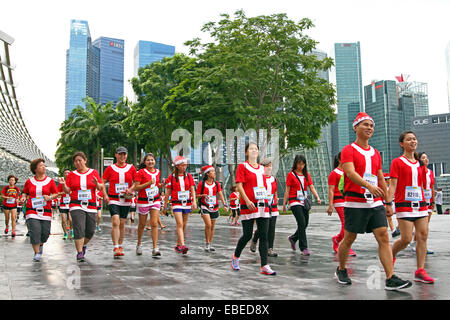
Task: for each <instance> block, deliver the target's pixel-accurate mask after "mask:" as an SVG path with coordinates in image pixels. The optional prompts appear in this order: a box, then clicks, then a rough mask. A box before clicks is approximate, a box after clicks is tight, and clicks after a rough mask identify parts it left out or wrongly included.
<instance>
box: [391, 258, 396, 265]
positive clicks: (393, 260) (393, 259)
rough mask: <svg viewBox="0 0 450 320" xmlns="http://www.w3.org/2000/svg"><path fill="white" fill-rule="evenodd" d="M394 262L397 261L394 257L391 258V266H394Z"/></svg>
mask: <svg viewBox="0 0 450 320" xmlns="http://www.w3.org/2000/svg"><path fill="white" fill-rule="evenodd" d="M395 261H397V258H396V257H392V265H395Z"/></svg>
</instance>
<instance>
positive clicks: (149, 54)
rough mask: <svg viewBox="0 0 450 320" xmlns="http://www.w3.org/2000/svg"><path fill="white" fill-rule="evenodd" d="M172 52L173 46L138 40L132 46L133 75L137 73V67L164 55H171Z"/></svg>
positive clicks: (173, 50)
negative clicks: (134, 45) (133, 46)
mask: <svg viewBox="0 0 450 320" xmlns="http://www.w3.org/2000/svg"><path fill="white" fill-rule="evenodd" d="M174 54H175V47H174V46H171V45H167V44H162V43H157V42H152V41H143V40H139V41H138V43H137V44H136V47H135V48H134V75H135V76H137V75H138V70H139V68H143V67H145V66H146V65H149V64H152V63H153V62H155V61H161V60H162V59H163V58H165V57H172V56H173V55H174Z"/></svg>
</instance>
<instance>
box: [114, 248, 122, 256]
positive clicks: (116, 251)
mask: <svg viewBox="0 0 450 320" xmlns="http://www.w3.org/2000/svg"><path fill="white" fill-rule="evenodd" d="M113 252H114V259H118V258H120V256H121V255H120V250H119V248H114V250H113Z"/></svg>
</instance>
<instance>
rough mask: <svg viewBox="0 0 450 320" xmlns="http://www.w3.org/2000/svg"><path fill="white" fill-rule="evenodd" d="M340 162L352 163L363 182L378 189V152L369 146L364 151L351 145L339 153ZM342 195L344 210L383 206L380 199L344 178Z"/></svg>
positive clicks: (379, 160) (379, 158)
mask: <svg viewBox="0 0 450 320" xmlns="http://www.w3.org/2000/svg"><path fill="white" fill-rule="evenodd" d="M341 162H342V163H346V162H352V163H353V165H354V167H355V171H356V173H357V174H359V175H360V176H361V178H363V179H364V180H365V181H367V182H369V183H370V184H372V185H374V186H377V187H378V171H379V170H382V165H381V163H382V162H381V155H380V153H379V152H378V150H376V149H374V148H372V147H371V146H369V148H368V149H364V148H362V147H360V146H359V145H357V144H356V143H352V144H350V145H347V146H345V147H344V148H343V149H342V151H341ZM344 193H345V203H344V207H346V208H361V209H370V208H376V207H379V206H383V199H382V198H379V197H378V198H375V197H374V196H373V195H372V194H371V193H369V191H368V190H367V189H365V188H363V187H361V186H360V185H358V184H356V183H354V182H353V181H351V180H350V179H349V178H348V177H347V176H344Z"/></svg>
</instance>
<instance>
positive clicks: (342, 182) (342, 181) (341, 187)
mask: <svg viewBox="0 0 450 320" xmlns="http://www.w3.org/2000/svg"><path fill="white" fill-rule="evenodd" d="M344 175H345V173H344V174H342V176H341V179H340V180H339V184H338V189H339V191H340V192H341V194H342V195H343V196H344Z"/></svg>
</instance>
